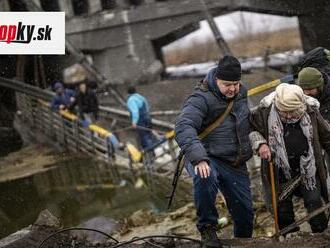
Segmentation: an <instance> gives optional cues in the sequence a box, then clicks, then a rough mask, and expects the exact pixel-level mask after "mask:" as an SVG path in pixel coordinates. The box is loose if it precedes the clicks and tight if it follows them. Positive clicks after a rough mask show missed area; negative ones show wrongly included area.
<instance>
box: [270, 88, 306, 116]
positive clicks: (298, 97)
mask: <svg viewBox="0 0 330 248" xmlns="http://www.w3.org/2000/svg"><path fill="white" fill-rule="evenodd" d="M275 106H276V108H277V109H278V110H279V111H282V112H289V111H294V110H297V109H304V106H305V97H304V92H303V90H302V89H301V88H300V87H299V86H298V85H294V84H286V83H282V84H280V85H279V86H277V87H276V89H275Z"/></svg>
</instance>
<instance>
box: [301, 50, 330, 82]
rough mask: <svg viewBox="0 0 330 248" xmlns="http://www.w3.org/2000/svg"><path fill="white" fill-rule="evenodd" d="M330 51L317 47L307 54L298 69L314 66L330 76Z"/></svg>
mask: <svg viewBox="0 0 330 248" xmlns="http://www.w3.org/2000/svg"><path fill="white" fill-rule="evenodd" d="M329 59H330V51H329V50H328V49H325V48H323V47H317V48H314V49H313V50H311V51H309V52H308V53H306V54H305V56H304V57H302V59H301V60H300V62H299V64H298V71H301V70H302V69H303V68H305V67H314V68H316V69H318V70H319V71H321V72H323V73H326V74H327V75H329V76H330V61H329Z"/></svg>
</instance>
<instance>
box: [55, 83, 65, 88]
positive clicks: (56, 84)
mask: <svg viewBox="0 0 330 248" xmlns="http://www.w3.org/2000/svg"><path fill="white" fill-rule="evenodd" d="M60 88H64V87H63V84H62V83H61V82H56V83H55V84H54V90H58V89H60Z"/></svg>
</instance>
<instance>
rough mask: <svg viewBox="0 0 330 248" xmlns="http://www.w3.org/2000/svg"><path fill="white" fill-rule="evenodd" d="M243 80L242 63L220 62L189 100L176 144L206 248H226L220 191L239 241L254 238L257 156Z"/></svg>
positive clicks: (232, 59)
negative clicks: (251, 163) (220, 229)
mask: <svg viewBox="0 0 330 248" xmlns="http://www.w3.org/2000/svg"><path fill="white" fill-rule="evenodd" d="M240 79H241V65H240V63H239V61H238V60H237V59H236V58H235V57H232V56H225V57H224V58H222V59H220V61H219V64H218V67H217V68H213V69H211V70H210V72H209V73H208V75H207V76H206V78H205V79H204V80H203V81H202V82H201V83H200V84H199V85H198V86H197V87H196V89H195V91H194V92H193V94H192V95H190V96H189V98H188V99H187V100H186V102H185V104H184V106H183V109H182V112H181V114H180V116H179V117H178V119H177V122H176V126H175V132H176V140H177V142H178V144H179V146H180V147H181V149H182V151H183V153H184V154H185V158H186V162H187V169H188V172H189V173H190V174H191V175H192V176H193V183H194V201H195V206H196V209H197V216H198V222H197V228H198V230H199V231H200V232H201V236H202V241H203V244H204V247H220V246H221V244H220V241H219V239H218V237H217V234H216V229H215V227H216V225H217V220H218V213H217V210H216V208H215V199H216V195H217V192H218V190H221V192H222V194H223V195H224V197H225V199H226V203H227V206H228V210H229V212H230V214H231V216H232V218H233V221H234V235H235V237H246V238H248V237H251V236H252V230H253V209H252V199H251V192H250V187H249V186H250V181H249V177H248V173H247V168H246V163H245V162H246V161H247V160H248V159H249V158H250V157H251V156H252V149H251V146H250V142H249V138H248V135H249V132H250V126H249V121H248V119H249V109H248V105H247V90H246V89H245V88H244V87H243V86H242V85H241V84H240ZM230 101H233V103H234V104H233V108H232V110H231V113H230V114H229V115H228V116H227V117H226V118H225V120H224V122H223V123H222V124H221V125H220V126H218V127H216V128H215V129H214V130H213V131H212V132H211V133H210V134H209V135H208V136H207V137H205V138H204V139H203V140H200V139H199V138H198V134H200V133H202V132H203V130H205V129H206V128H207V127H208V126H209V125H210V124H212V123H213V122H214V121H215V120H216V119H218V117H219V116H221V115H222V114H223V113H224V112H225V110H226V108H227V106H228V104H229V102H230Z"/></svg>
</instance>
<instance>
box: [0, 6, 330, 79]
mask: <svg viewBox="0 0 330 248" xmlns="http://www.w3.org/2000/svg"><path fill="white" fill-rule="evenodd" d="M30 1H33V2H34V3H35V4H36V5H37V6H39V7H40V8H41V9H42V10H44V11H65V13H66V17H67V21H66V35H67V38H68V39H69V40H70V41H71V42H72V43H73V44H74V45H75V46H76V47H77V48H79V49H81V50H82V51H83V52H84V53H85V54H88V55H90V57H91V59H92V61H93V63H94V65H95V67H96V68H98V69H99V70H100V72H101V73H103V74H104V75H105V76H106V77H107V78H110V79H111V82H112V83H115V84H116V83H117V84H118V83H128V82H132V81H153V80H155V78H157V77H158V76H159V75H161V73H162V72H163V71H164V59H163V55H162V50H161V49H162V47H163V46H165V45H167V44H169V43H171V42H173V41H175V40H177V39H179V38H181V37H183V36H185V35H187V34H189V33H190V32H193V31H195V30H196V29H198V27H199V21H200V20H203V19H205V13H204V12H203V11H202V10H203V6H202V1H201V0H52V1H50V0H30ZM203 1H204V2H205V4H206V6H207V8H208V9H209V11H210V13H211V14H212V15H213V16H219V15H224V14H228V13H230V12H233V11H251V12H258V13H266V14H274V15H282V16H297V17H298V20H299V28H300V32H301V39H302V43H303V48H304V50H310V49H312V48H314V47H316V46H323V47H328V44H329V42H330V34H329V32H328V31H327V27H328V26H329V24H330V19H329V18H328V14H327V13H329V10H330V2H329V1H326V0H317V1H306V0H299V1H294V2H292V1H289V0H267V1H263V0H245V1H241V0H221V1H218V0H203ZM26 9H28V8H27V6H26V3H25V1H23V0H19V1H17V0H15V1H14V0H2V1H0V10H2V11H3V10H10V11H17V10H26ZM53 59H55V63H56V64H55V63H54V61H53V62H52V61H51V60H53ZM59 62H63V61H62V59H61V58H58V57H54V56H51V57H49V58H45V63H46V64H47V66H48V67H47V68H49V67H52V68H53V69H52V70H50V73H53V74H55V73H56V72H58V71H59V70H60V69H61V67H62V66H59V65H58V63H59ZM63 63H64V62H63ZM63 63H62V64H63ZM1 64H2V63H0V66H1V67H2V65H1Z"/></svg>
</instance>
